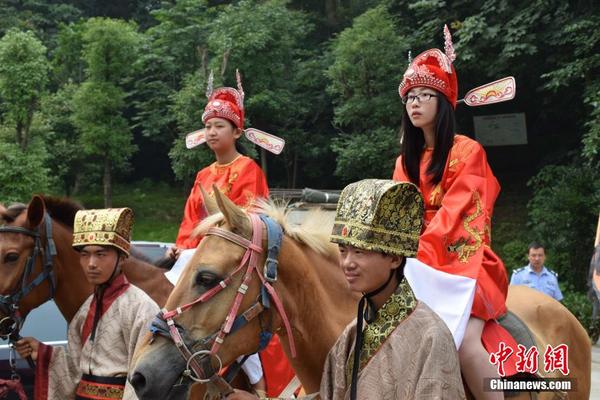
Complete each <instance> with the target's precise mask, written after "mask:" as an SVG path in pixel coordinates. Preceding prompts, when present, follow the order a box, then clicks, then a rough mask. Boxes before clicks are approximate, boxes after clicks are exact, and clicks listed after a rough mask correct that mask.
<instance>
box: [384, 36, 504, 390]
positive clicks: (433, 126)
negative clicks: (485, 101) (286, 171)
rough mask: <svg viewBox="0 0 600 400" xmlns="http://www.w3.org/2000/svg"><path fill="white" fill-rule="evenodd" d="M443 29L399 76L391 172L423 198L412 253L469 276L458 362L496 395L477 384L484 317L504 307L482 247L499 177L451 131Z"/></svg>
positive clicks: (486, 244)
mask: <svg viewBox="0 0 600 400" xmlns="http://www.w3.org/2000/svg"><path fill="white" fill-rule="evenodd" d="M445 34H446V52H445V53H444V52H442V51H440V50H438V49H430V50H427V51H425V52H423V53H421V54H420V55H419V56H417V57H416V58H415V59H414V60H413V62H412V63H411V64H410V66H409V67H408V69H407V71H406V72H405V74H404V78H403V80H402V82H401V84H400V88H399V92H400V96H401V98H402V103H403V104H405V107H404V110H403V118H402V129H401V131H402V151H401V155H400V156H399V157H398V159H397V161H396V168H395V170H394V175H393V178H394V179H395V180H399V181H409V182H413V183H414V184H416V185H418V186H419V188H420V190H421V192H422V194H423V198H424V200H425V215H424V223H425V225H424V228H423V231H422V233H421V237H420V242H419V250H418V253H417V258H418V259H419V260H420V261H422V262H423V263H425V264H428V265H430V266H432V267H434V268H436V269H439V270H441V271H444V272H447V273H450V274H456V275H462V276H466V277H470V278H472V279H474V280H476V289H475V295H474V298H473V307H472V310H471V317H470V319H469V322H468V324H467V328H466V332H465V336H464V339H463V342H462V344H461V346H460V348H459V356H460V362H461V369H462V372H463V376H464V378H465V380H466V382H467V384H468V386H469V388H470V389H471V391H472V393H473V394H474V395H475V397H476V398H477V399H496V398H498V399H501V398H503V395H502V393H501V392H490V391H487V392H486V391H484V388H483V385H484V378H492V377H497V376H498V373H497V371H496V368H495V367H494V366H493V365H492V364H491V363H490V362H489V356H488V353H487V351H486V350H485V348H484V347H483V345H482V332H483V331H484V326H486V329H487V325H486V321H491V320H494V319H496V318H497V317H499V316H501V315H503V314H505V313H506V306H505V301H506V295H507V291H508V279H507V274H506V269H505V267H504V264H503V263H502V260H500V258H499V257H498V256H497V255H496V254H495V253H494V252H493V251H492V249H491V248H490V241H491V228H490V222H491V218H492V212H493V208H494V202H495V201H496V197H497V196H498V193H499V191H500V185H499V184H498V181H497V180H496V178H495V177H494V175H493V173H492V170H491V169H490V166H489V165H488V163H487V158H486V154H485V150H484V149H483V147H482V146H481V145H480V144H479V143H477V142H476V141H474V140H472V139H470V138H468V137H466V136H463V135H459V134H456V133H455V132H456V131H455V119H454V110H455V108H456V103H457V91H458V83H457V78H456V71H455V70H454V66H453V65H452V61H454V50H453V48H452V43H451V41H450V34H449V32H448V31H447V28H446V32H445Z"/></svg>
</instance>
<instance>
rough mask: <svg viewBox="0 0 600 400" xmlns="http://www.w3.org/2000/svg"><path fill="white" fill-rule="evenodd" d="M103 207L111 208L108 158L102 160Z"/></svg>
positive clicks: (109, 163) (109, 164)
mask: <svg viewBox="0 0 600 400" xmlns="http://www.w3.org/2000/svg"><path fill="white" fill-rule="evenodd" d="M104 207H105V208H110V207H112V182H111V162H110V159H109V158H108V157H106V158H105V159H104Z"/></svg>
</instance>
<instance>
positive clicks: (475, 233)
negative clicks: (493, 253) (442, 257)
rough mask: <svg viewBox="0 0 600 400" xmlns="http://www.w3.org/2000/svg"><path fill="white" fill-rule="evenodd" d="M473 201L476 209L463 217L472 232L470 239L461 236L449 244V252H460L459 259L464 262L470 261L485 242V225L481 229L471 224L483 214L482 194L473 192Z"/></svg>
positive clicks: (469, 231) (465, 226)
mask: <svg viewBox="0 0 600 400" xmlns="http://www.w3.org/2000/svg"><path fill="white" fill-rule="evenodd" d="M473 203H475V211H474V212H473V214H471V215H467V216H466V217H465V218H464V219H463V228H464V229H465V231H466V232H467V233H469V234H470V237H469V239H467V238H462V237H461V238H459V239H458V240H457V241H456V242H454V243H452V244H450V245H449V246H448V251H449V252H453V253H458V260H459V261H460V262H462V263H466V262H468V261H469V258H471V257H472V256H473V254H475V253H476V252H477V250H479V248H480V247H481V245H482V243H483V236H484V235H485V227H484V230H483V231H479V230H477V228H476V227H475V226H471V225H469V224H470V223H471V222H473V221H474V220H475V219H476V218H478V217H480V216H481V215H482V214H483V212H482V209H481V196H480V195H479V192H477V191H475V192H473Z"/></svg>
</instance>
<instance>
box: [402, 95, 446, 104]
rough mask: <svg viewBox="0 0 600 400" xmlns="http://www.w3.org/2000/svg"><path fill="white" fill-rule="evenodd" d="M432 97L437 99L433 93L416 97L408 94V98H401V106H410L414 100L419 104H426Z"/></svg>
mask: <svg viewBox="0 0 600 400" xmlns="http://www.w3.org/2000/svg"><path fill="white" fill-rule="evenodd" d="M432 97H438V95H437V94H433V93H419V94H417V95H412V94H409V95H408V96H404V97H402V104H411V103H414V102H415V100H416V101H417V103H419V104H420V103H427V102H428V101H429V100H431V98H432Z"/></svg>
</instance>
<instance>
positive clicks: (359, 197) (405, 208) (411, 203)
mask: <svg viewBox="0 0 600 400" xmlns="http://www.w3.org/2000/svg"><path fill="white" fill-rule="evenodd" d="M422 223H423V198H422V197H421V193H420V192H419V189H418V188H417V187H416V186H415V185H414V184H412V183H408V182H397V181H392V180H386V179H365V180H362V181H359V182H355V183H352V184H350V185H348V186H346V187H345V188H344V190H343V191H342V194H341V196H340V200H339V202H338V206H337V211H336V216H335V223H334V225H333V231H332V232H331V241H332V242H334V243H338V244H343V245H349V246H354V247H357V248H360V249H363V250H368V251H377V252H380V253H385V254H395V255H399V256H405V257H414V256H415V255H416V254H417V249H418V247H419V235H420V234H421V226H422Z"/></svg>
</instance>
